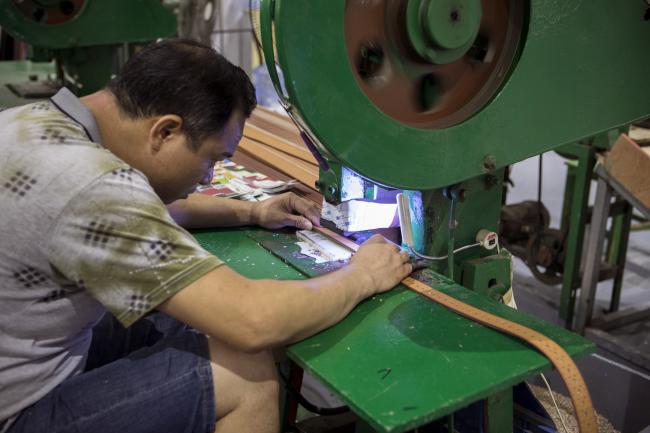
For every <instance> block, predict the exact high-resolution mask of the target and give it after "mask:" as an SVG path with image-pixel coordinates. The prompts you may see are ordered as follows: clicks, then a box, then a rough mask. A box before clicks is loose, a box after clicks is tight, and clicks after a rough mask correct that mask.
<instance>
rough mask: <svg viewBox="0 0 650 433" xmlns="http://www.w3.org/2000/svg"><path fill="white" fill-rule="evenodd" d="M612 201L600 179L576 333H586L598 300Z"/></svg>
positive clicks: (592, 217) (592, 216)
mask: <svg viewBox="0 0 650 433" xmlns="http://www.w3.org/2000/svg"><path fill="white" fill-rule="evenodd" d="M611 200H612V189H611V188H610V187H609V185H607V182H606V181H605V180H604V179H598V189H597V190H596V202H595V203H594V210H593V213H592V215H591V226H590V228H589V245H588V246H587V254H586V257H585V270H584V272H583V274H582V284H581V289H580V302H579V305H578V314H577V315H576V316H577V317H576V324H575V328H574V329H575V331H576V332H577V333H579V334H583V333H584V329H585V327H586V326H587V325H589V322H591V316H592V314H593V311H594V303H595V299H596V286H597V285H598V277H599V275H600V264H601V262H602V260H603V243H604V240H605V234H606V229H607V219H608V218H609V208H610V204H611Z"/></svg>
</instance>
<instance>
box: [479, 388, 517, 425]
mask: <svg viewBox="0 0 650 433" xmlns="http://www.w3.org/2000/svg"><path fill="white" fill-rule="evenodd" d="M485 406H486V407H485V418H484V422H485V426H484V429H483V431H484V432H485V433H512V428H513V422H514V421H513V414H514V411H513V405H512V388H508V389H506V390H505V391H501V392H497V393H495V394H492V395H491V396H489V397H488V398H487V399H485Z"/></svg>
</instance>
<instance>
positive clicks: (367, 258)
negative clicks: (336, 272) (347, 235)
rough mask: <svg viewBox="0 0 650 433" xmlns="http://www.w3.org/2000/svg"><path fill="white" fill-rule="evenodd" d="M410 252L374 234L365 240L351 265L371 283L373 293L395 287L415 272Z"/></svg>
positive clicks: (352, 259) (351, 260)
mask: <svg viewBox="0 0 650 433" xmlns="http://www.w3.org/2000/svg"><path fill="white" fill-rule="evenodd" d="M408 261H409V254H408V253H407V252H406V251H402V250H400V248H399V247H398V246H397V245H395V244H393V243H390V242H388V241H386V239H384V238H383V236H380V235H374V236H373V237H371V238H370V239H368V240H367V241H365V242H364V243H363V244H362V245H361V246H360V247H359V249H358V250H357V252H356V253H355V254H354V255H353V256H352V258H351V259H350V265H349V266H350V267H351V268H354V269H355V271H357V272H361V273H362V274H361V275H362V277H361V278H362V279H365V280H366V281H368V283H369V287H370V290H371V293H370V294H369V295H368V296H370V295H372V294H375V293H380V292H385V291H387V290H389V289H392V288H393V287H395V286H396V285H397V284H398V283H399V282H400V281H402V280H403V279H404V278H406V277H407V276H408V275H409V274H410V273H411V272H413V266H412V265H411V264H410V263H409V262H408Z"/></svg>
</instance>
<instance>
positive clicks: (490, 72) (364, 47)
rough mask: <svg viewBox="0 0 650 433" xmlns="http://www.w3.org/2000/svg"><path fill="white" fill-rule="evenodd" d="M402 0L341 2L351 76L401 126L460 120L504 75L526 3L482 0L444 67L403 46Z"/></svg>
mask: <svg viewBox="0 0 650 433" xmlns="http://www.w3.org/2000/svg"><path fill="white" fill-rule="evenodd" d="M407 4H408V1H406V0H399V1H397V0H372V1H367V0H348V1H347V3H346V11H345V39H346V47H347V51H348V59H349V61H350V64H351V65H352V69H353V72H354V75H355V78H356V80H357V82H358V84H359V86H360V88H361V89H362V90H363V92H364V93H365V94H366V96H367V97H368V98H369V99H370V100H371V101H372V102H373V103H374V104H375V105H376V106H377V107H378V108H379V109H380V110H381V111H382V112H384V113H385V114H386V115H388V116H390V117H392V118H394V119H396V120H398V121H400V122H402V123H404V124H407V125H410V126H414V127H421V128H446V127H449V126H453V125H455V124H458V123H460V122H462V121H463V120H465V119H467V118H469V117H471V116H472V115H473V114H475V113H476V112H477V111H479V110H480V109H481V108H482V107H483V106H484V105H485V104H486V103H487V102H488V101H489V100H490V99H491V98H492V97H493V96H494V95H495V94H496V92H497V91H498V90H499V88H500V86H501V84H502V83H503V81H504V79H505V78H506V77H507V75H508V71H509V70H510V67H511V66H512V64H513V62H514V59H515V57H516V54H517V51H518V48H519V44H520V40H521V34H522V29H523V26H524V15H525V6H524V2H521V1H517V0H482V1H481V7H482V17H481V22H480V28H479V32H478V36H477V37H476V39H475V40H474V43H473V44H472V46H471V47H470V48H469V50H468V51H467V52H466V53H465V54H464V55H463V56H462V57H461V58H460V59H458V60H456V61H453V62H451V63H448V64H434V63H432V62H430V61H427V60H425V59H423V58H422V57H421V56H419V55H418V54H417V53H416V52H415V50H414V49H413V47H412V46H411V45H410V44H409V42H408V36H407V30H406V28H405V27H406V19H405V14H406V8H407ZM449 19H453V18H452V17H450V18H449ZM456 19H458V18H457V17H456Z"/></svg>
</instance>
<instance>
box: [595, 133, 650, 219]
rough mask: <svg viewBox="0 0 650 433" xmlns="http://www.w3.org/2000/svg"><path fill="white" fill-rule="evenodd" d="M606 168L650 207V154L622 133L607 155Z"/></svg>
mask: <svg viewBox="0 0 650 433" xmlns="http://www.w3.org/2000/svg"><path fill="white" fill-rule="evenodd" d="M605 169H606V170H607V171H608V172H609V174H610V175H611V176H612V177H613V178H614V179H616V180H617V181H618V182H619V183H620V184H621V185H622V186H624V187H625V189H627V190H628V191H629V193H630V194H631V195H632V196H634V197H635V198H636V199H637V200H639V201H640V202H641V203H642V204H643V205H644V206H645V207H646V208H650V154H649V153H648V152H646V151H644V150H643V149H642V148H641V147H639V145H638V144H637V143H635V142H634V141H633V140H632V139H630V138H629V137H628V136H627V135H625V134H621V136H620V137H619V139H618V140H617V141H616V143H615V144H614V146H613V147H612V150H611V151H610V152H609V153H608V154H607V156H606V157H605Z"/></svg>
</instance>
